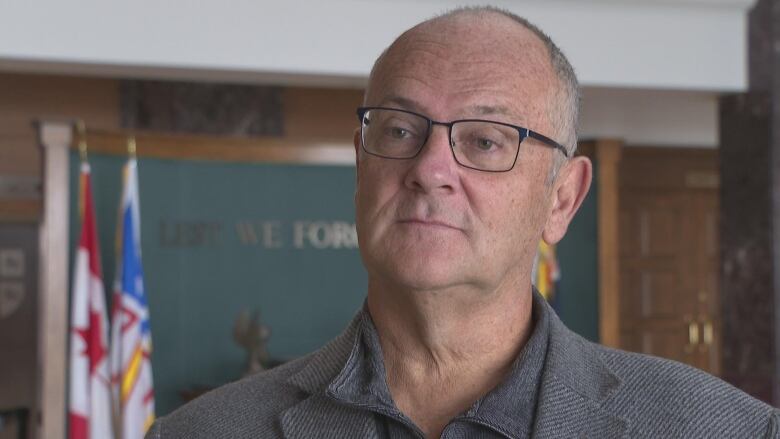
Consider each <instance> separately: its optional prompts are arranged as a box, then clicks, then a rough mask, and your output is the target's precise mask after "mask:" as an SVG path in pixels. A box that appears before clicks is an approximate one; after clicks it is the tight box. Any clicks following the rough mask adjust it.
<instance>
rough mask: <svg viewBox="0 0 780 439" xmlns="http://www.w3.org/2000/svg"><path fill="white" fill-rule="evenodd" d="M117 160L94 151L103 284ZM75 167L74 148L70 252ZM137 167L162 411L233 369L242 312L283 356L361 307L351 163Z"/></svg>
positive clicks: (238, 365) (108, 274)
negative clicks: (253, 317) (258, 321)
mask: <svg viewBox="0 0 780 439" xmlns="http://www.w3.org/2000/svg"><path fill="white" fill-rule="evenodd" d="M124 161H125V160H124V158H122V157H117V156H106V155H91V156H90V163H91V168H92V174H93V183H94V191H95V205H96V211H97V220H98V226H99V234H100V243H101V255H102V262H103V272H104V282H105V284H106V287H107V290H109V292H110V291H111V285H112V283H113V278H114V277H113V276H114V269H115V267H114V266H115V259H114V253H115V251H114V248H115V245H114V241H115V236H114V234H115V230H116V220H117V209H118V205H119V204H118V203H119V197H120V193H121V168H122V165H123V163H124ZM78 166H79V159H78V155H77V154H75V153H74V154H73V155H72V156H71V194H72V199H71V212H72V214H71V223H70V224H71V244H72V245H71V248H73V244H74V243H75V242H76V238H77V235H76V234H77V225H78V221H77V217H76V212H78V209H77V207H76V206H77V204H76V203H77V200H76V194H77V191H76V188H78ZM138 170H139V186H140V204H141V237H142V242H141V246H142V258H143V265H144V275H145V282H146V294H147V296H148V300H149V307H150V313H151V323H152V338H153V343H154V351H153V355H152V364H153V368H154V381H155V382H154V386H155V396H156V404H157V413H158V415H165V414H166V413H168V412H170V411H171V410H173V409H174V408H176V407H177V406H178V405H180V404H181V403H182V400H181V398H180V393H181V392H182V391H187V390H193V389H196V388H200V387H214V386H218V385H220V384H224V383H226V382H229V381H232V380H235V379H237V378H239V377H240V376H241V373H242V372H243V368H244V365H245V363H244V362H245V351H243V350H242V348H240V347H239V346H238V345H237V344H236V343H235V342H234V341H233V325H234V322H235V319H236V317H237V316H238V314H239V313H240V312H241V311H242V310H250V311H252V310H256V309H257V310H259V311H260V312H261V316H262V322H263V323H264V324H266V325H268V326H269V327H270V329H271V331H272V333H271V337H270V341H269V344H268V351H269V353H270V355H271V356H272V357H273V358H275V359H280V360H289V359H292V358H295V357H298V356H302V355H304V354H306V353H308V352H311V351H313V350H315V349H317V348H318V347H320V346H322V345H323V344H324V343H325V342H327V341H328V340H329V339H331V338H333V337H334V336H336V335H337V334H338V333H340V332H341V331H342V330H343V328H344V327H345V326H346V324H347V323H348V322H349V320H350V319H351V317H352V316H353V315H354V313H355V312H356V311H357V309H358V308H359V307H360V306H361V305H362V301H363V298H364V296H365V286H366V275H365V272H364V270H363V267H362V265H361V263H360V257H359V254H358V250H357V237H356V234H355V229H354V205H353V198H354V197H353V196H354V181H355V170H354V168H353V167H349V166H306V165H279V164H242V163H222V162H199V161H186V160H176V161H174V160H155V159H145V158H141V159H139V164H138ZM71 254H73V253H72V251H71Z"/></svg>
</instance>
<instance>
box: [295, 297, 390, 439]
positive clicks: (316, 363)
mask: <svg viewBox="0 0 780 439" xmlns="http://www.w3.org/2000/svg"><path fill="white" fill-rule="evenodd" d="M362 318H363V311H362V310H361V311H360V312H359V313H358V314H357V315H356V316H355V318H354V319H352V322H351V323H350V324H349V326H348V327H347V329H346V330H345V331H344V332H343V333H342V334H341V335H339V336H338V337H336V338H335V339H334V340H333V341H331V342H330V343H328V344H327V345H326V346H325V347H323V348H322V349H320V350H319V351H317V352H315V353H314V354H312V357H311V358H310V359H309V361H308V362H307V363H306V364H305V365H304V366H303V367H302V368H301V370H300V371H298V372H297V373H295V374H294V375H292V376H291V377H290V378H289V379H288V380H287V382H288V383H289V384H291V385H293V386H295V387H297V388H298V389H300V390H302V391H304V392H305V393H307V394H308V395H309V396H308V397H307V398H306V399H304V400H303V401H302V402H300V403H298V404H296V405H294V406H292V407H290V408H289V409H287V410H285V411H284V412H283V413H282V414H281V416H280V421H281V425H282V431H283V432H284V436H285V437H287V438H289V439H304V438H311V437H321V438H342V437H360V438H370V437H376V436H377V433H376V426H375V421H374V418H373V415H371V413H370V412H367V411H365V410H358V409H356V408H352V407H349V406H345V405H341V404H339V403H338V402H337V401H334V400H333V399H332V398H331V397H330V396H328V395H327V394H326V390H327V387H328V385H329V384H330V383H331V381H333V380H334V378H335V377H336V376H337V375H338V374H339V373H340V372H341V370H342V368H343V367H344V365H345V364H346V363H348V360H349V357H350V356H351V355H354V353H355V352H356V351H357V349H355V347H356V344H357V343H358V342H359V340H360V327H361V320H362Z"/></svg>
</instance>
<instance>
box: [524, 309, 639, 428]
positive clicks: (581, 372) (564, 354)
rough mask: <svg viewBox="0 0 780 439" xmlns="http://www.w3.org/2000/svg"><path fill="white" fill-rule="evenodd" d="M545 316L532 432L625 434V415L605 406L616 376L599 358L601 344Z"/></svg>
mask: <svg viewBox="0 0 780 439" xmlns="http://www.w3.org/2000/svg"><path fill="white" fill-rule="evenodd" d="M544 306H547V307H549V305H548V304H547V303H546V302H545V303H544ZM550 316H551V320H550V344H549V347H548V353H547V362H546V364H545V370H544V373H543V375H542V383H541V390H540V394H539V400H538V403H537V408H536V421H535V424H534V434H533V437H534V438H537V439H541V438H553V437H555V438H557V437H588V438H590V437H624V436H625V434H626V431H627V429H628V420H626V419H623V418H620V417H617V416H614V415H612V414H611V413H610V412H609V411H608V410H605V409H604V405H605V403H606V402H607V401H609V399H610V398H611V397H612V396H613V395H614V394H615V393H616V392H618V391H619V388H620V386H621V381H620V379H619V378H618V377H617V376H616V375H615V374H614V373H612V371H611V370H610V369H609V368H608V367H607V366H606V364H604V362H603V361H602V360H601V356H600V352H599V351H600V350H601V349H603V348H601V347H599V346H598V345H596V344H593V343H591V342H589V341H587V340H585V339H584V338H582V337H581V336H579V335H577V334H575V333H573V332H572V331H570V330H569V329H568V328H567V327H566V326H565V325H564V324H563V322H561V320H560V319H559V318H558V316H557V315H555V313H554V312H552V310H550Z"/></svg>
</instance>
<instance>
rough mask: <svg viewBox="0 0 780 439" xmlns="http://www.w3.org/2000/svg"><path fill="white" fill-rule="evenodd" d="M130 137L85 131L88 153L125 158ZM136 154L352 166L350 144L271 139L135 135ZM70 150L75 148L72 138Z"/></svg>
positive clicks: (112, 132) (161, 156) (114, 133)
mask: <svg viewBox="0 0 780 439" xmlns="http://www.w3.org/2000/svg"><path fill="white" fill-rule="evenodd" d="M131 135H133V134H132V133H129V132H121V131H98V130H89V129H88V130H87V133H86V139H87V145H88V151H89V152H92V153H101V154H116V155H127V140H128V138H129V136H131ZM134 137H135V140H136V154H137V155H138V156H139V157H152V158H161V159H175V160H208V161H227V162H273V163H296V164H312V165H327V164H330V165H354V163H355V153H354V147H353V146H352V145H351V144H332V143H316V142H309V143H302V142H292V141H289V140H283V139H279V138H274V137H267V138H263V137H258V138H231V137H209V136H185V135H163V134H147V133H143V134H134ZM71 148H73V149H78V140H77V139H74V142H73V144H72V145H71Z"/></svg>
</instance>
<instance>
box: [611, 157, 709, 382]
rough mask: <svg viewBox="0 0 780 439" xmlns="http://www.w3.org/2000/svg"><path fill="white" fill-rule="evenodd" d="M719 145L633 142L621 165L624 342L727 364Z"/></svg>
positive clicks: (700, 362)
mask: <svg viewBox="0 0 780 439" xmlns="http://www.w3.org/2000/svg"><path fill="white" fill-rule="evenodd" d="M717 176H718V168H717V151H715V150H692V149H677V148H675V149H671V148H666V149H661V148H631V147H627V148H625V149H624V150H623V159H622V162H621V166H620V190H619V206H620V208H619V210H620V223H619V233H620V244H619V250H620V284H621V285H620V323H619V327H620V344H621V347H622V348H623V349H627V350H631V351H636V352H643V353H648V354H651V355H657V356H661V357H666V358H670V359H673V360H677V361H681V362H684V363H688V364H690V365H692V366H695V367H698V368H700V369H703V370H706V371H708V372H710V373H712V374H716V375H717V374H718V373H719V372H720V366H719V363H720V348H719V346H720V344H719V334H720V313H719V306H720V302H719V292H718V282H717V280H718V275H717V273H718V271H717V270H718V256H719V254H718V177H717Z"/></svg>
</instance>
